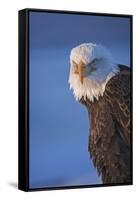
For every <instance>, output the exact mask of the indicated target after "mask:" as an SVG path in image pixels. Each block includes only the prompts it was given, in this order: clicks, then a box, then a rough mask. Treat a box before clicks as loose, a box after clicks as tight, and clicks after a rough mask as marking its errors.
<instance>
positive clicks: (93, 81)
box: [69, 43, 119, 102]
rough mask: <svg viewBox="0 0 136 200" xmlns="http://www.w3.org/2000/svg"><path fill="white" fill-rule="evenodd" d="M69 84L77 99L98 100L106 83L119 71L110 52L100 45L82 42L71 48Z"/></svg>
mask: <svg viewBox="0 0 136 200" xmlns="http://www.w3.org/2000/svg"><path fill="white" fill-rule="evenodd" d="M70 65H71V67H70V74H69V84H70V88H71V89H72V90H73V93H74V96H75V98H76V100H77V101H79V100H80V99H81V98H82V97H84V99H85V100H86V98H87V99H89V100H90V101H92V102H93V101H94V98H96V99H97V100H98V98H99V96H103V93H104V90H105V86H106V83H107V82H108V81H109V79H110V78H111V77H113V76H114V75H115V74H116V73H118V72H119V68H118V65H117V64H115V63H114V60H113V58H112V56H111V54H110V52H109V51H108V50H107V49H106V48H105V47H103V46H102V45H97V44H92V43H84V44H81V45H79V46H77V47H75V48H73V49H72V50H71V54H70Z"/></svg>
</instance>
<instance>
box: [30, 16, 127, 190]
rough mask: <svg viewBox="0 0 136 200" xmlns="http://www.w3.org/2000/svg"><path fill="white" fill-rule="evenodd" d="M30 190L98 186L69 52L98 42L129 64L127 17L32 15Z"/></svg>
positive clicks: (86, 121)
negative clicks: (72, 88) (71, 85)
mask: <svg viewBox="0 0 136 200" xmlns="http://www.w3.org/2000/svg"><path fill="white" fill-rule="evenodd" d="M29 23H30V24H29V26H30V40H29V41H30V49H29V53H30V63H29V64H30V65H29V66H30V145H29V146H30V147H29V148H30V160H29V163H30V168H29V170H30V177H29V184H30V188H38V187H56V186H72V185H84V184H85V185H87V184H99V183H101V179H100V178H99V177H98V176H97V173H96V170H95V169H94V167H93V164H92V162H91V160H90V157H89V153H88V135H89V122H88V114H87V111H86V109H85V108H84V107H83V106H82V105H80V104H79V103H78V102H76V101H75V99H74V97H73V94H72V92H71V91H70V90H69V85H68V77H69V68H70V66H69V55H70V50H71V48H73V47H75V46H76V45H79V44H81V43H83V42H93V43H100V44H102V45H104V46H106V47H107V48H109V49H110V51H111V52H112V54H113V56H114V58H115V60H116V62H118V63H122V64H126V65H130V46H129V44H130V21H129V18H121V17H109V16H108V17H104V16H103V17H102V16H85V15H82V16H81V15H73V14H72V15H68V14H51V13H44V12H30V22H29Z"/></svg>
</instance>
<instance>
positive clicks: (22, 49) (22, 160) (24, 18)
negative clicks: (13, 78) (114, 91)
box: [18, 9, 133, 191]
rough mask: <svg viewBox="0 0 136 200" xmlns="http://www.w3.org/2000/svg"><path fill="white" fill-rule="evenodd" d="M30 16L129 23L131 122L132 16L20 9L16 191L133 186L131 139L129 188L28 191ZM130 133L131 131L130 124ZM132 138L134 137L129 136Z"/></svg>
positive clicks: (100, 185)
mask: <svg viewBox="0 0 136 200" xmlns="http://www.w3.org/2000/svg"><path fill="white" fill-rule="evenodd" d="M30 12H47V13H52V14H53V13H59V14H60V13H62V14H63V13H67V14H74V15H77V14H78V15H93V16H112V17H124V18H129V19H130V64H131V67H132V69H131V97H130V98H131V118H132V121H133V16H132V15H126V14H111V13H91V12H79V11H78V12H76V11H62V10H47V9H23V10H20V11H19V12H18V14H19V15H18V19H19V20H18V22H19V25H18V27H19V30H18V34H19V41H18V43H19V63H18V66H19V69H18V71H19V73H18V77H19V80H18V84H19V87H18V88H19V90H18V94H19V96H18V103H19V107H18V111H19V115H18V116H19V120H18V127H19V128H18V188H19V189H20V190H23V191H39V190H54V189H55V190H56V189H74V188H90V187H91V188H92V187H104V186H119V185H131V184H133V159H132V158H133V138H132V136H131V141H132V146H131V183H130V184H126V183H123V184H99V185H98V184H96V185H82V186H64V187H48V188H47V187H46V188H33V189H32V188H30V187H29V13H30ZM131 132H132V133H133V127H132V123H131ZM132 135H133V134H132Z"/></svg>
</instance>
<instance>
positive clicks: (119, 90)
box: [81, 65, 131, 184]
mask: <svg viewBox="0 0 136 200" xmlns="http://www.w3.org/2000/svg"><path fill="white" fill-rule="evenodd" d="M119 67H120V72H119V73H118V74H116V75H115V76H114V77H112V78H111V79H110V80H109V82H108V83H107V85H106V88H105V92H104V95H103V97H100V98H99V100H95V101H94V102H93V103H92V102H90V101H89V100H87V101H85V100H84V99H83V98H82V99H81V103H83V104H84V105H85V106H86V107H87V110H88V114H89V120H90V124H91V126H90V127H91V128H90V136H89V145H88V147H89V148H88V149H89V152H90V156H91V158H92V160H93V163H94V165H95V166H96V168H97V171H98V173H99V175H101V177H102V181H103V183H104V184H109V183H131V161H130V160H131V136H130V126H131V121H130V120H131V117H130V69H129V68H128V67H125V66H123V65H119Z"/></svg>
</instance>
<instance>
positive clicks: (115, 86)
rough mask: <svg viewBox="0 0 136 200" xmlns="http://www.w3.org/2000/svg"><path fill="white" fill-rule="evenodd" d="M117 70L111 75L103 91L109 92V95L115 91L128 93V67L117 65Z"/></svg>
mask: <svg viewBox="0 0 136 200" xmlns="http://www.w3.org/2000/svg"><path fill="white" fill-rule="evenodd" d="M118 67H119V72H118V73H117V74H116V75H115V76H113V77H112V78H111V79H110V80H109V81H108V83H107V85H106V87H105V93H107V92H110V93H111V96H112V94H113V93H114V92H115V93H117V91H118V92H121V93H120V94H123V92H125V94H126V93H128V92H129V91H130V67H127V66H125V65H121V64H119V65H118Z"/></svg>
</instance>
